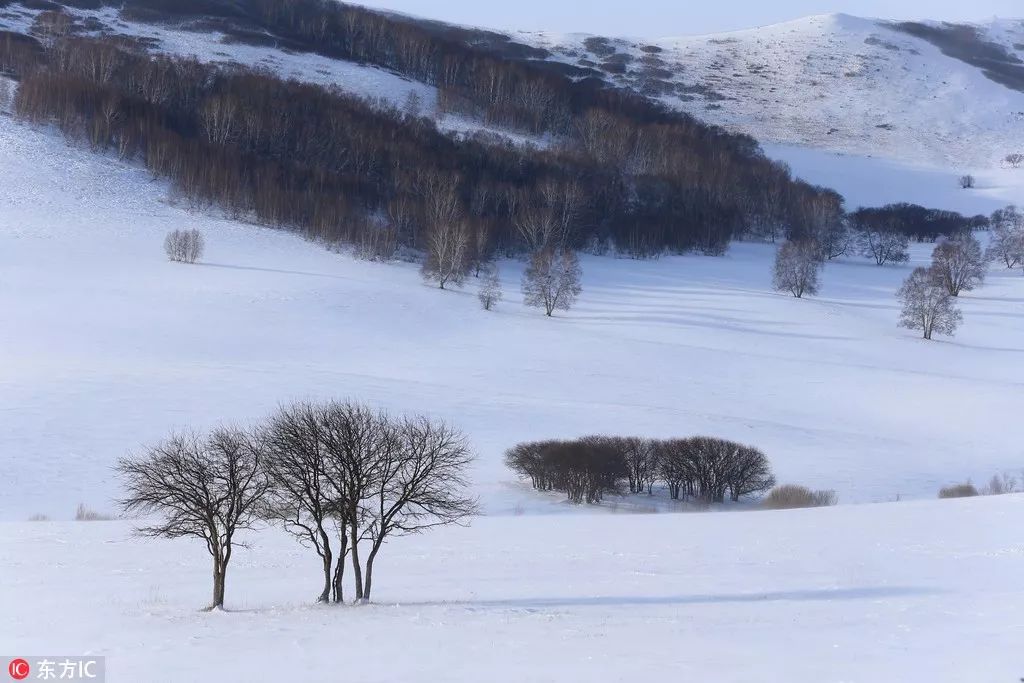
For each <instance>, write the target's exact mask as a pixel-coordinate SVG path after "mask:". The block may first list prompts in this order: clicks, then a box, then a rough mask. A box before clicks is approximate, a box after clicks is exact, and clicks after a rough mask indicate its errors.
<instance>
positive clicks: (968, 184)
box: [957, 175, 975, 190]
mask: <svg viewBox="0 0 1024 683" xmlns="http://www.w3.org/2000/svg"><path fill="white" fill-rule="evenodd" d="M957 182H959V183H960V187H961V189H964V190H970V189H972V188H973V187H974V184H975V181H974V176H972V175H962V176H960V178H959V180H958V181H957Z"/></svg>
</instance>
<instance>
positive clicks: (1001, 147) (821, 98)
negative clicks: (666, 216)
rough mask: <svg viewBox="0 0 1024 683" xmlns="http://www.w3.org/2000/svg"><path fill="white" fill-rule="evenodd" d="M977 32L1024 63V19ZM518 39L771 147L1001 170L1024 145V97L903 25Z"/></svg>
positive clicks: (834, 20)
mask: <svg viewBox="0 0 1024 683" xmlns="http://www.w3.org/2000/svg"><path fill="white" fill-rule="evenodd" d="M976 28H977V30H978V36H979V40H982V41H989V42H993V43H996V44H998V45H1000V46H1002V47H1003V48H1004V49H1005V50H1006V52H1007V54H1008V55H1009V58H1010V59H1021V58H1024V49H1022V47H1021V46H1022V45H1024V21H1020V20H1002V21H998V20H997V21H993V22H992V23H990V24H987V25H979V26H977V27H976ZM666 30H669V31H670V30H671V28H670V27H666ZM519 37H520V38H521V39H523V40H524V41H526V42H530V43H533V44H535V45H538V46H543V47H547V48H549V49H551V50H553V51H554V52H555V54H556V57H557V58H558V59H560V60H563V61H568V62H571V63H574V64H581V65H584V66H588V67H591V68H594V69H597V70H598V72H602V70H603V71H604V72H607V70H609V69H610V70H611V71H612V73H611V74H608V73H606V76H607V77H608V78H609V79H611V80H612V81H613V82H616V83H619V84H622V85H625V86H628V87H632V88H635V89H637V90H639V91H641V92H644V93H646V94H649V95H651V96H653V97H656V98H659V99H661V100H662V101H664V102H666V103H667V104H670V105H672V106H676V107H679V108H681V109H683V110H685V111H688V112H691V113H693V114H694V115H696V116H697V117H698V118H701V119H704V120H707V121H710V122H712V123H718V124H721V125H723V126H725V127H726V128H728V129H730V130H734V131H740V132H744V133H748V134H750V135H752V136H753V137H755V138H757V139H758V140H760V141H762V142H769V143H785V144H796V145H804V146H811V147H816V148H822V149H827V150H830V151H834V152H845V153H849V154H856V155H868V156H883V157H887V158H890V159H899V160H903V161H906V162H912V163H925V164H929V165H933V166H939V167H943V168H954V169H956V168H963V169H970V168H975V167H982V168H984V167H995V166H998V165H999V162H1000V161H1001V160H1002V159H1003V158H1004V157H1005V156H1006V155H1007V154H1008V153H1010V152H1015V151H1019V150H1018V148H1019V147H1021V144H1022V139H1024V138H1022V131H1024V92H1021V91H1019V90H1013V89H1010V88H1008V87H1006V86H1003V85H1000V84H999V83H996V82H994V81H993V80H990V79H989V78H987V77H986V76H985V75H984V74H983V72H982V70H981V69H979V68H977V67H975V66H971V65H969V64H967V63H965V62H963V61H959V60H957V59H955V58H953V57H949V56H946V55H944V54H943V53H942V52H941V51H940V50H939V48H938V47H936V46H934V45H932V44H931V43H930V42H928V41H926V40H923V39H921V38H917V37H914V36H913V35H910V34H907V33H904V32H901V31H899V30H897V29H896V24H895V23H893V22H883V21H876V20H872V19H862V18H858V17H853V16H849V15H845V14H830V15H820V16H812V17H807V18H804V19H800V20H797V21H791V22H787V23H783V24H778V25H774V26H766V27H761V28H756V29H751V30H747V31H737V32H732V33H725V34H716V35H706V36H692V37H683V38H667V39H662V40H655V41H644V42H638V41H634V40H616V39H614V37H612V39H608V40H602V39H600V38H595V37H593V36H585V35H578V34H573V35H548V34H543V33H540V34H537V33H528V34H527V33H523V34H519ZM615 71H622V73H620V74H615V73H614V72H615Z"/></svg>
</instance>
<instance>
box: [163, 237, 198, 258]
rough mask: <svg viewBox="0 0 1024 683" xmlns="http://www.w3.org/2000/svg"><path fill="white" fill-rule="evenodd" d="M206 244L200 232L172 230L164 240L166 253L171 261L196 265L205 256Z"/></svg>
mask: <svg viewBox="0 0 1024 683" xmlns="http://www.w3.org/2000/svg"><path fill="white" fill-rule="evenodd" d="M204 247H205V242H204V240H203V234H202V233H201V232H199V231H198V230H195V229H193V230H172V231H171V232H169V233H167V237H165V238H164V253H165V254H167V258H168V259H169V260H171V261H177V262H179V263H195V262H196V261H198V260H199V259H200V258H202V256H203V248H204Z"/></svg>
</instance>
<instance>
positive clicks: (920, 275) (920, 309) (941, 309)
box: [896, 268, 963, 339]
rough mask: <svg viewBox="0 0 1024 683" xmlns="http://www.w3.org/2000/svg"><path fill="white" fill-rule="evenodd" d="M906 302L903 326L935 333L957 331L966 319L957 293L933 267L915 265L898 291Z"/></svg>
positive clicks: (898, 294) (900, 297) (903, 301)
mask: <svg viewBox="0 0 1024 683" xmlns="http://www.w3.org/2000/svg"><path fill="white" fill-rule="evenodd" d="M896 296H898V297H899V299H900V301H901V302H902V304H903V312H902V313H901V315H900V327H905V328H907V329H910V330H921V332H922V334H923V335H924V338H925V339H931V338H932V334H933V333H935V332H938V333H939V334H945V335H953V334H954V333H955V332H956V328H957V326H958V325H959V324H960V322H961V321H962V320H963V315H962V314H961V313H960V309H958V308H957V307H956V304H955V303H954V302H953V297H952V296H950V294H949V291H948V290H947V289H946V288H945V287H944V286H943V285H942V283H941V282H940V281H938V278H937V277H936V275H935V273H933V272H932V271H931V269H929V268H915V269H914V271H913V272H912V273H911V274H910V276H909V277H908V278H907V279H906V281H904V283H903V286H902V287H900V289H899V291H898V292H897V293H896Z"/></svg>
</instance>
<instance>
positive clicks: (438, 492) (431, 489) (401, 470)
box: [356, 416, 477, 602]
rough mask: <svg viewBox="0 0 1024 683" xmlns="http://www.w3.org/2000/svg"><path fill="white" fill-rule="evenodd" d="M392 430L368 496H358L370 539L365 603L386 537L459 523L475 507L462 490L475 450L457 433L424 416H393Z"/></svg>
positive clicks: (447, 426)
mask: <svg viewBox="0 0 1024 683" xmlns="http://www.w3.org/2000/svg"><path fill="white" fill-rule="evenodd" d="M390 429H392V430H393V434H394V435H395V437H397V438H396V439H395V441H394V442H393V444H392V445H393V447H392V448H385V449H382V450H381V451H380V452H379V454H378V455H377V458H376V462H375V463H374V465H373V467H372V468H371V470H370V471H371V472H372V476H371V478H370V481H371V483H370V486H368V487H367V488H368V491H367V492H368V494H369V495H368V496H367V498H366V499H365V500H364V501H362V507H363V510H364V511H365V516H364V518H363V520H362V526H363V527H364V529H365V536H366V538H367V539H368V540H369V541H370V552H369V554H368V555H367V558H366V565H365V571H364V575H365V583H364V587H363V594H362V598H361V599H362V601H365V602H368V601H369V600H370V594H371V591H372V589H373V563H374V560H375V559H376V558H377V553H379V552H380V549H381V547H382V546H383V545H384V543H385V542H386V541H387V540H388V539H389V538H391V537H394V536H401V535H408V534H416V533H420V532H422V531H426V530H427V529H431V528H434V527H437V526H444V525H448V524H459V523H462V522H463V521H464V520H466V519H467V518H468V517H470V516H471V515H473V514H476V512H477V502H476V499H475V498H472V497H470V496H468V495H466V493H465V491H466V489H467V487H468V481H467V479H466V471H467V469H468V468H469V465H470V463H471V462H472V460H473V455H472V451H471V450H470V448H469V443H468V441H467V440H466V437H465V436H464V435H463V434H462V433H461V432H459V431H458V430H457V429H455V428H454V427H451V426H450V425H447V424H445V423H443V422H438V421H435V420H431V419H429V418H427V417H424V416H416V417H406V418H402V419H401V420H398V421H392V422H391V425H390ZM356 523H358V521H357V522H356Z"/></svg>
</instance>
